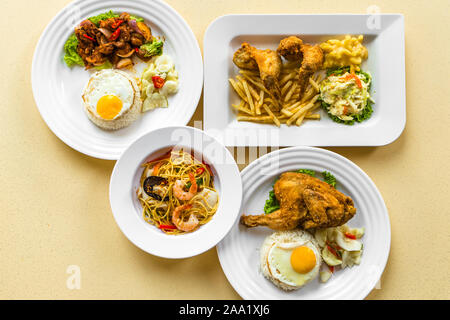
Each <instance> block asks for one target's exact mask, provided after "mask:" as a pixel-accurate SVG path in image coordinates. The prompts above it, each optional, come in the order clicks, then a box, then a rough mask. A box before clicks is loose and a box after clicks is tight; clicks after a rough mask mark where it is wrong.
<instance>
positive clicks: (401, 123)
mask: <svg viewBox="0 0 450 320" xmlns="http://www.w3.org/2000/svg"><path fill="white" fill-rule="evenodd" d="M377 15H379V16H386V17H393V18H395V19H400V24H401V25H400V27H399V31H400V36H401V41H400V42H399V47H400V51H399V57H400V59H401V64H400V65H399V69H401V83H400V85H399V89H400V91H399V95H400V98H399V99H401V105H400V111H399V112H400V115H399V118H398V120H397V122H398V124H397V125H396V127H395V131H394V133H392V134H391V136H389V137H387V138H383V139H382V140H381V139H380V140H379V141H372V140H371V141H368V142H366V143H363V142H359V143H348V142H346V141H344V142H341V143H336V142H327V143H306V144H304V143H298V144H292V143H289V142H287V143H286V142H283V141H282V139H280V141H279V142H278V143H273V142H267V141H262V142H260V141H259V140H258V141H257V142H256V143H255V142H254V141H252V140H251V139H250V141H248V140H245V141H242V140H239V139H237V138H236V137H237V136H236V135H232V138H233V139H229V137H226V138H224V144H225V145H226V146H228V147H254V146H272V147H275V146H277V147H291V146H316V147H338V146H339V147H345V146H347V147H360V146H386V145H389V144H391V143H393V142H395V141H396V140H397V139H398V138H399V137H400V136H401V135H402V133H403V132H404V130H405V128H406V121H407V113H406V112H407V110H406V68H405V25H404V14H402V13H377ZM286 16H294V17H315V16H317V17H326V16H333V17H339V16H353V17H359V16H364V17H369V16H371V14H369V13H367V14H358V13H314V14H290V13H286V14H285V13H280V14H277V13H275V14H265V13H262V14H246V13H245V14H239V13H238V14H234V13H233V14H224V15H221V16H218V17H217V18H216V19H214V20H213V21H211V23H210V24H209V25H208V27H207V28H206V30H205V34H204V37H203V60H204V80H203V81H204V85H203V86H204V89H203V90H204V94H203V104H204V108H205V106H207V105H209V104H213V103H212V102H211V101H209V100H210V99H209V98H208V97H209V95H208V93H207V92H208V89H207V88H208V82H207V81H206V78H207V74H208V63H207V61H208V60H209V59H208V53H207V52H208V51H209V50H208V47H209V45H208V43H209V41H208V36H209V33H211V29H212V27H213V26H214V25H215V24H216V23H221V22H222V20H225V19H229V18H251V17H269V18H274V17H286ZM240 34H245V33H244V32H242V33H240ZM248 34H251V35H258V36H263V35H266V33H264V34H263V33H254V32H248ZM234 37H235V35H234V36H233V37H232V38H234ZM204 110H205V111H204V113H203V122H204V129H205V131H207V132H208V131H209V130H214V129H215V128H214V127H215V126H211V125H210V123H209V122H210V121H208V119H210V118H211V117H212V116H211V115H208V111H207V110H208V109H207V108H205V109H204ZM233 129H236V128H231V129H230V128H229V124H228V125H227V127H225V128H223V130H228V131H234V130H233ZM272 129H273V128H272ZM238 130H241V131H242V132H248V131H252V130H264V131H266V130H270V128H268V127H267V126H265V127H258V128H239V129H238Z"/></svg>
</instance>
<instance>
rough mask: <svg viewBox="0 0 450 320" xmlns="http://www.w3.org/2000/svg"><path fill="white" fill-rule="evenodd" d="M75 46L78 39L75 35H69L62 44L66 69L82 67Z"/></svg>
mask: <svg viewBox="0 0 450 320" xmlns="http://www.w3.org/2000/svg"><path fill="white" fill-rule="evenodd" d="M77 46H78V39H77V37H76V36H75V34H71V35H70V37H69V38H68V39H67V41H66V43H65V44H64V52H65V54H64V62H65V63H66V64H67V66H68V67H72V66H74V65H80V66H84V62H83V59H81V57H80V55H79V54H78V52H77Z"/></svg>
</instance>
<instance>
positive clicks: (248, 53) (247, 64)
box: [233, 42, 258, 70]
mask: <svg viewBox="0 0 450 320" xmlns="http://www.w3.org/2000/svg"><path fill="white" fill-rule="evenodd" d="M252 49H253V47H252V46H251V45H249V44H248V43H247V42H244V43H243V44H242V45H241V47H240V48H239V49H238V50H236V52H235V53H234V55H233V62H234V64H235V65H236V66H237V67H238V68H241V69H247V70H258V64H257V63H256V61H255V59H254V58H253V56H252Z"/></svg>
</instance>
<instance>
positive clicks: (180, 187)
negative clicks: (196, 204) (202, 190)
mask: <svg viewBox="0 0 450 320" xmlns="http://www.w3.org/2000/svg"><path fill="white" fill-rule="evenodd" d="M189 180H190V181H191V186H190V188H189V191H187V192H186V191H184V187H185V184H184V182H183V181H181V180H177V181H175V184H174V185H173V195H174V196H175V197H176V198H177V199H178V200H184V201H187V200H191V199H192V198H193V197H194V196H195V194H196V193H197V189H198V187H197V181H195V177H194V175H193V174H192V173H189Z"/></svg>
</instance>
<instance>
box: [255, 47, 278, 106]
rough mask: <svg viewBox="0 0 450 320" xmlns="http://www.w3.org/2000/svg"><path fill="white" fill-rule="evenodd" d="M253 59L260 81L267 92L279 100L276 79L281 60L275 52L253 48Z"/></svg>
mask: <svg viewBox="0 0 450 320" xmlns="http://www.w3.org/2000/svg"><path fill="white" fill-rule="evenodd" d="M252 55H253V58H254V59H255V61H256V63H257V65H258V68H259V74H260V76H261V80H262V82H263V84H264V87H266V89H267V90H269V92H270V93H271V94H272V95H273V96H274V97H275V99H277V101H278V100H279V99H280V98H281V90H280V84H279V82H278V77H279V76H280V72H281V58H280V56H279V55H278V54H277V53H276V51H273V50H270V49H266V50H259V49H256V48H253V50H252Z"/></svg>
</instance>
